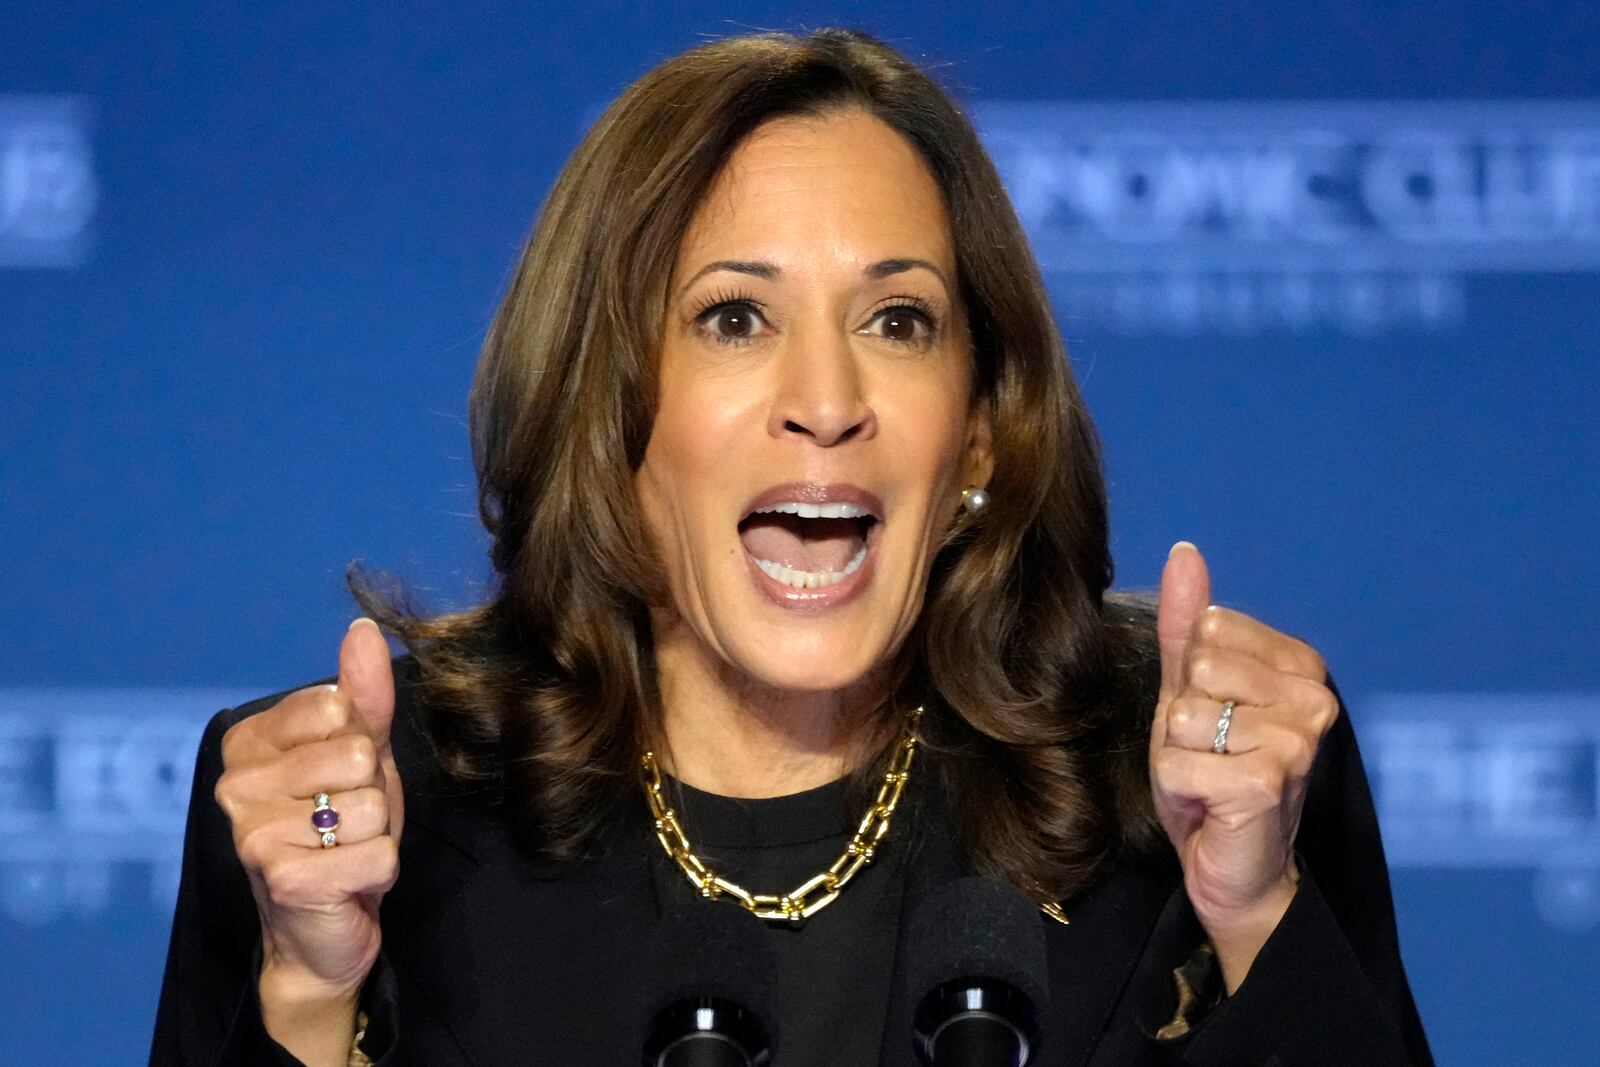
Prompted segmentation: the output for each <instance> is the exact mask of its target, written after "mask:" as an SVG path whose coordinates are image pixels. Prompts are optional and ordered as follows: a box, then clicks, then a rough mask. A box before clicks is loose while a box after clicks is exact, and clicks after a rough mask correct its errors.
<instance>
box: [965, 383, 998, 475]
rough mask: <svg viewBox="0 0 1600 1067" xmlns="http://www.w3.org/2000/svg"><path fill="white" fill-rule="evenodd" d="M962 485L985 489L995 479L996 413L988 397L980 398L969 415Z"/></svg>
mask: <svg viewBox="0 0 1600 1067" xmlns="http://www.w3.org/2000/svg"><path fill="white" fill-rule="evenodd" d="M962 477H963V479H964V481H963V482H962V483H961V484H962V486H963V488H964V487H966V486H969V485H971V486H976V487H977V488H979V489H983V488H985V487H987V486H988V484H989V479H990V478H993V477H994V413H993V410H992V408H991V405H990V403H989V400H988V398H987V397H981V396H980V397H979V398H978V399H977V400H976V401H975V402H974V403H973V405H972V411H971V412H970V413H969V414H968V415H967V454H966V457H965V461H964V463H963V464H962Z"/></svg>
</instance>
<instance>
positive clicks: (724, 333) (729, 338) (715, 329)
mask: <svg viewBox="0 0 1600 1067" xmlns="http://www.w3.org/2000/svg"><path fill="white" fill-rule="evenodd" d="M695 322H697V323H698V324H699V326H700V328H701V329H702V330H705V331H707V332H709V333H710V335H711V339H712V340H713V341H715V342H717V343H718V344H722V345H736V344H741V343H743V342H745V341H751V340H754V339H755V338H756V337H757V336H758V335H759V333H760V330H761V325H762V322H763V320H762V318H761V312H760V310H758V309H757V308H756V306H755V305H754V304H752V303H751V302H750V301H748V300H721V301H718V302H717V303H715V304H712V305H711V306H710V307H708V308H706V309H705V310H704V311H702V312H700V314H698V315H696V316H695Z"/></svg>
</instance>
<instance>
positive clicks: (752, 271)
mask: <svg viewBox="0 0 1600 1067" xmlns="http://www.w3.org/2000/svg"><path fill="white" fill-rule="evenodd" d="M918 267H921V268H922V269H923V270H926V271H931V272H932V273H933V275H934V276H935V277H937V278H938V279H939V280H940V281H941V282H943V283H944V287H945V290H946V291H947V292H948V291H949V289H950V279H949V278H946V277H945V275H944V271H942V270H940V269H939V267H938V266H937V265H936V264H934V263H930V262H929V261H928V260H926V259H915V258H902V259H880V260H879V261H878V262H876V263H873V264H871V265H870V266H868V267H866V268H865V269H864V270H863V271H862V272H861V273H863V274H865V275H866V276H867V277H868V278H871V279H872V280H873V281H877V280H878V279H880V278H887V277H889V276H890V275H891V274H904V273H905V272H906V271H908V270H915V269H916V268H918ZM717 271H731V272H733V273H735V274H749V275H752V276H753V277H756V278H765V279H766V280H767V281H772V280H773V279H774V278H777V277H778V276H779V275H781V274H782V273H783V271H782V270H781V269H780V268H779V267H778V265H777V264H776V263H768V262H766V261H764V260H750V259H718V260H713V261H712V262H710V263H707V264H706V265H705V266H703V267H701V268H700V269H699V270H697V271H695V273H694V276H693V277H692V278H690V279H689V280H688V281H686V282H684V283H683V287H682V288H681V289H679V290H678V292H679V294H680V295H681V294H682V293H683V292H684V291H685V290H687V289H688V288H689V286H691V285H693V284H694V283H695V282H697V281H699V280H700V279H701V278H704V277H705V276H706V275H707V274H714V273H716V272H717Z"/></svg>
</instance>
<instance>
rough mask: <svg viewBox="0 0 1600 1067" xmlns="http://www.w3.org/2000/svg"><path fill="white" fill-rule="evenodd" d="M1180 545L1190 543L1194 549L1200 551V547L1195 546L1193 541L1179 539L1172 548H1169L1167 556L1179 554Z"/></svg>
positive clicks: (1169, 557)
mask: <svg viewBox="0 0 1600 1067" xmlns="http://www.w3.org/2000/svg"><path fill="white" fill-rule="evenodd" d="M1180 545H1188V546H1189V547H1190V548H1194V550H1195V551H1196V552H1198V551H1200V550H1199V549H1198V548H1195V545H1194V542H1193V541H1178V542H1176V543H1174V544H1173V546H1172V547H1171V548H1169V549H1167V558H1168V559H1171V558H1172V557H1173V556H1174V555H1176V554H1177V552H1178V547H1179V546H1180Z"/></svg>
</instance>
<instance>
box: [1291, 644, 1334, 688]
mask: <svg viewBox="0 0 1600 1067" xmlns="http://www.w3.org/2000/svg"><path fill="white" fill-rule="evenodd" d="M1295 643H1296V644H1297V645H1299V658H1300V669H1301V670H1302V671H1303V672H1304V673H1305V676H1306V677H1307V678H1310V679H1312V680H1314V681H1316V682H1318V683H1321V682H1324V681H1326V680H1327V678H1328V664H1327V663H1326V662H1325V661H1324V660H1323V658H1322V653H1320V652H1318V651H1317V650H1316V649H1314V648H1312V647H1311V646H1310V645H1308V644H1306V643H1305V642H1304V641H1298V640H1297V641H1296V642H1295Z"/></svg>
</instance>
